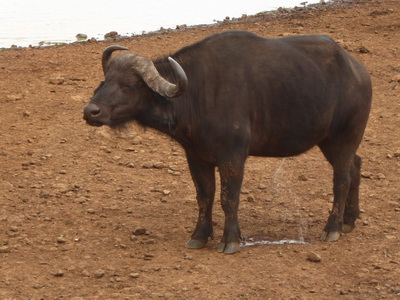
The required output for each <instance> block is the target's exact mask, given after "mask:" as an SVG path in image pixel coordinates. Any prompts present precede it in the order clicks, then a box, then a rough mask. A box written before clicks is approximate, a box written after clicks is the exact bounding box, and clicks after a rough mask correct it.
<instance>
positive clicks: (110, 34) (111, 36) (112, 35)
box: [104, 31, 121, 40]
mask: <svg viewBox="0 0 400 300" xmlns="http://www.w3.org/2000/svg"><path fill="white" fill-rule="evenodd" d="M119 37H121V36H120V35H119V34H118V32H116V31H110V32H108V33H106V34H105V35H104V39H106V40H110V39H116V38H119Z"/></svg>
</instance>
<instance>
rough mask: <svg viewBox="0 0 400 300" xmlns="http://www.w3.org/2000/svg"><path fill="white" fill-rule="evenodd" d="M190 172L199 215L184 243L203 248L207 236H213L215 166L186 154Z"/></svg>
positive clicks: (187, 245)
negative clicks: (191, 232) (192, 230)
mask: <svg viewBox="0 0 400 300" xmlns="http://www.w3.org/2000/svg"><path fill="white" fill-rule="evenodd" d="M187 160H188V164H189V169H190V173H191V175H192V179H193V183H194V185H195V188H196V198H197V204H198V206H199V215H198V219H197V224H196V228H195V230H194V232H193V234H192V236H191V238H190V240H189V241H188V242H187V243H186V248H190V249H200V248H203V247H204V246H205V245H206V244H207V242H208V238H209V237H211V238H212V237H213V227H212V206H213V202H214V195H215V167H214V166H212V165H208V164H205V163H203V162H202V161H201V160H199V159H198V158H197V157H195V156H191V155H190V154H187Z"/></svg>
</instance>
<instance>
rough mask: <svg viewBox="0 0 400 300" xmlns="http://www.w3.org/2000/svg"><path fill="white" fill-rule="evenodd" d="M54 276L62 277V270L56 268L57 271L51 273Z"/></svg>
mask: <svg viewBox="0 0 400 300" xmlns="http://www.w3.org/2000/svg"><path fill="white" fill-rule="evenodd" d="M53 276H54V277H63V276H64V272H63V271H62V270H58V271H57V272H55V273H54V274H53Z"/></svg>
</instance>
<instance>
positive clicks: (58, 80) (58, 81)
mask: <svg viewBox="0 0 400 300" xmlns="http://www.w3.org/2000/svg"><path fill="white" fill-rule="evenodd" d="M64 81H65V79H64V78H62V77H55V78H50V79H49V83H50V84H54V85H61V84H63V83H64Z"/></svg>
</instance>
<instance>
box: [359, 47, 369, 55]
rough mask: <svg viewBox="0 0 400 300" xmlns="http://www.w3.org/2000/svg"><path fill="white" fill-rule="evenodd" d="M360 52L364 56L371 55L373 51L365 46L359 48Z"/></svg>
mask: <svg viewBox="0 0 400 300" xmlns="http://www.w3.org/2000/svg"><path fill="white" fill-rule="evenodd" d="M358 52H360V53H363V54H367V53H371V51H369V50H368V49H367V48H366V47H365V46H360V47H358Z"/></svg>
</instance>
